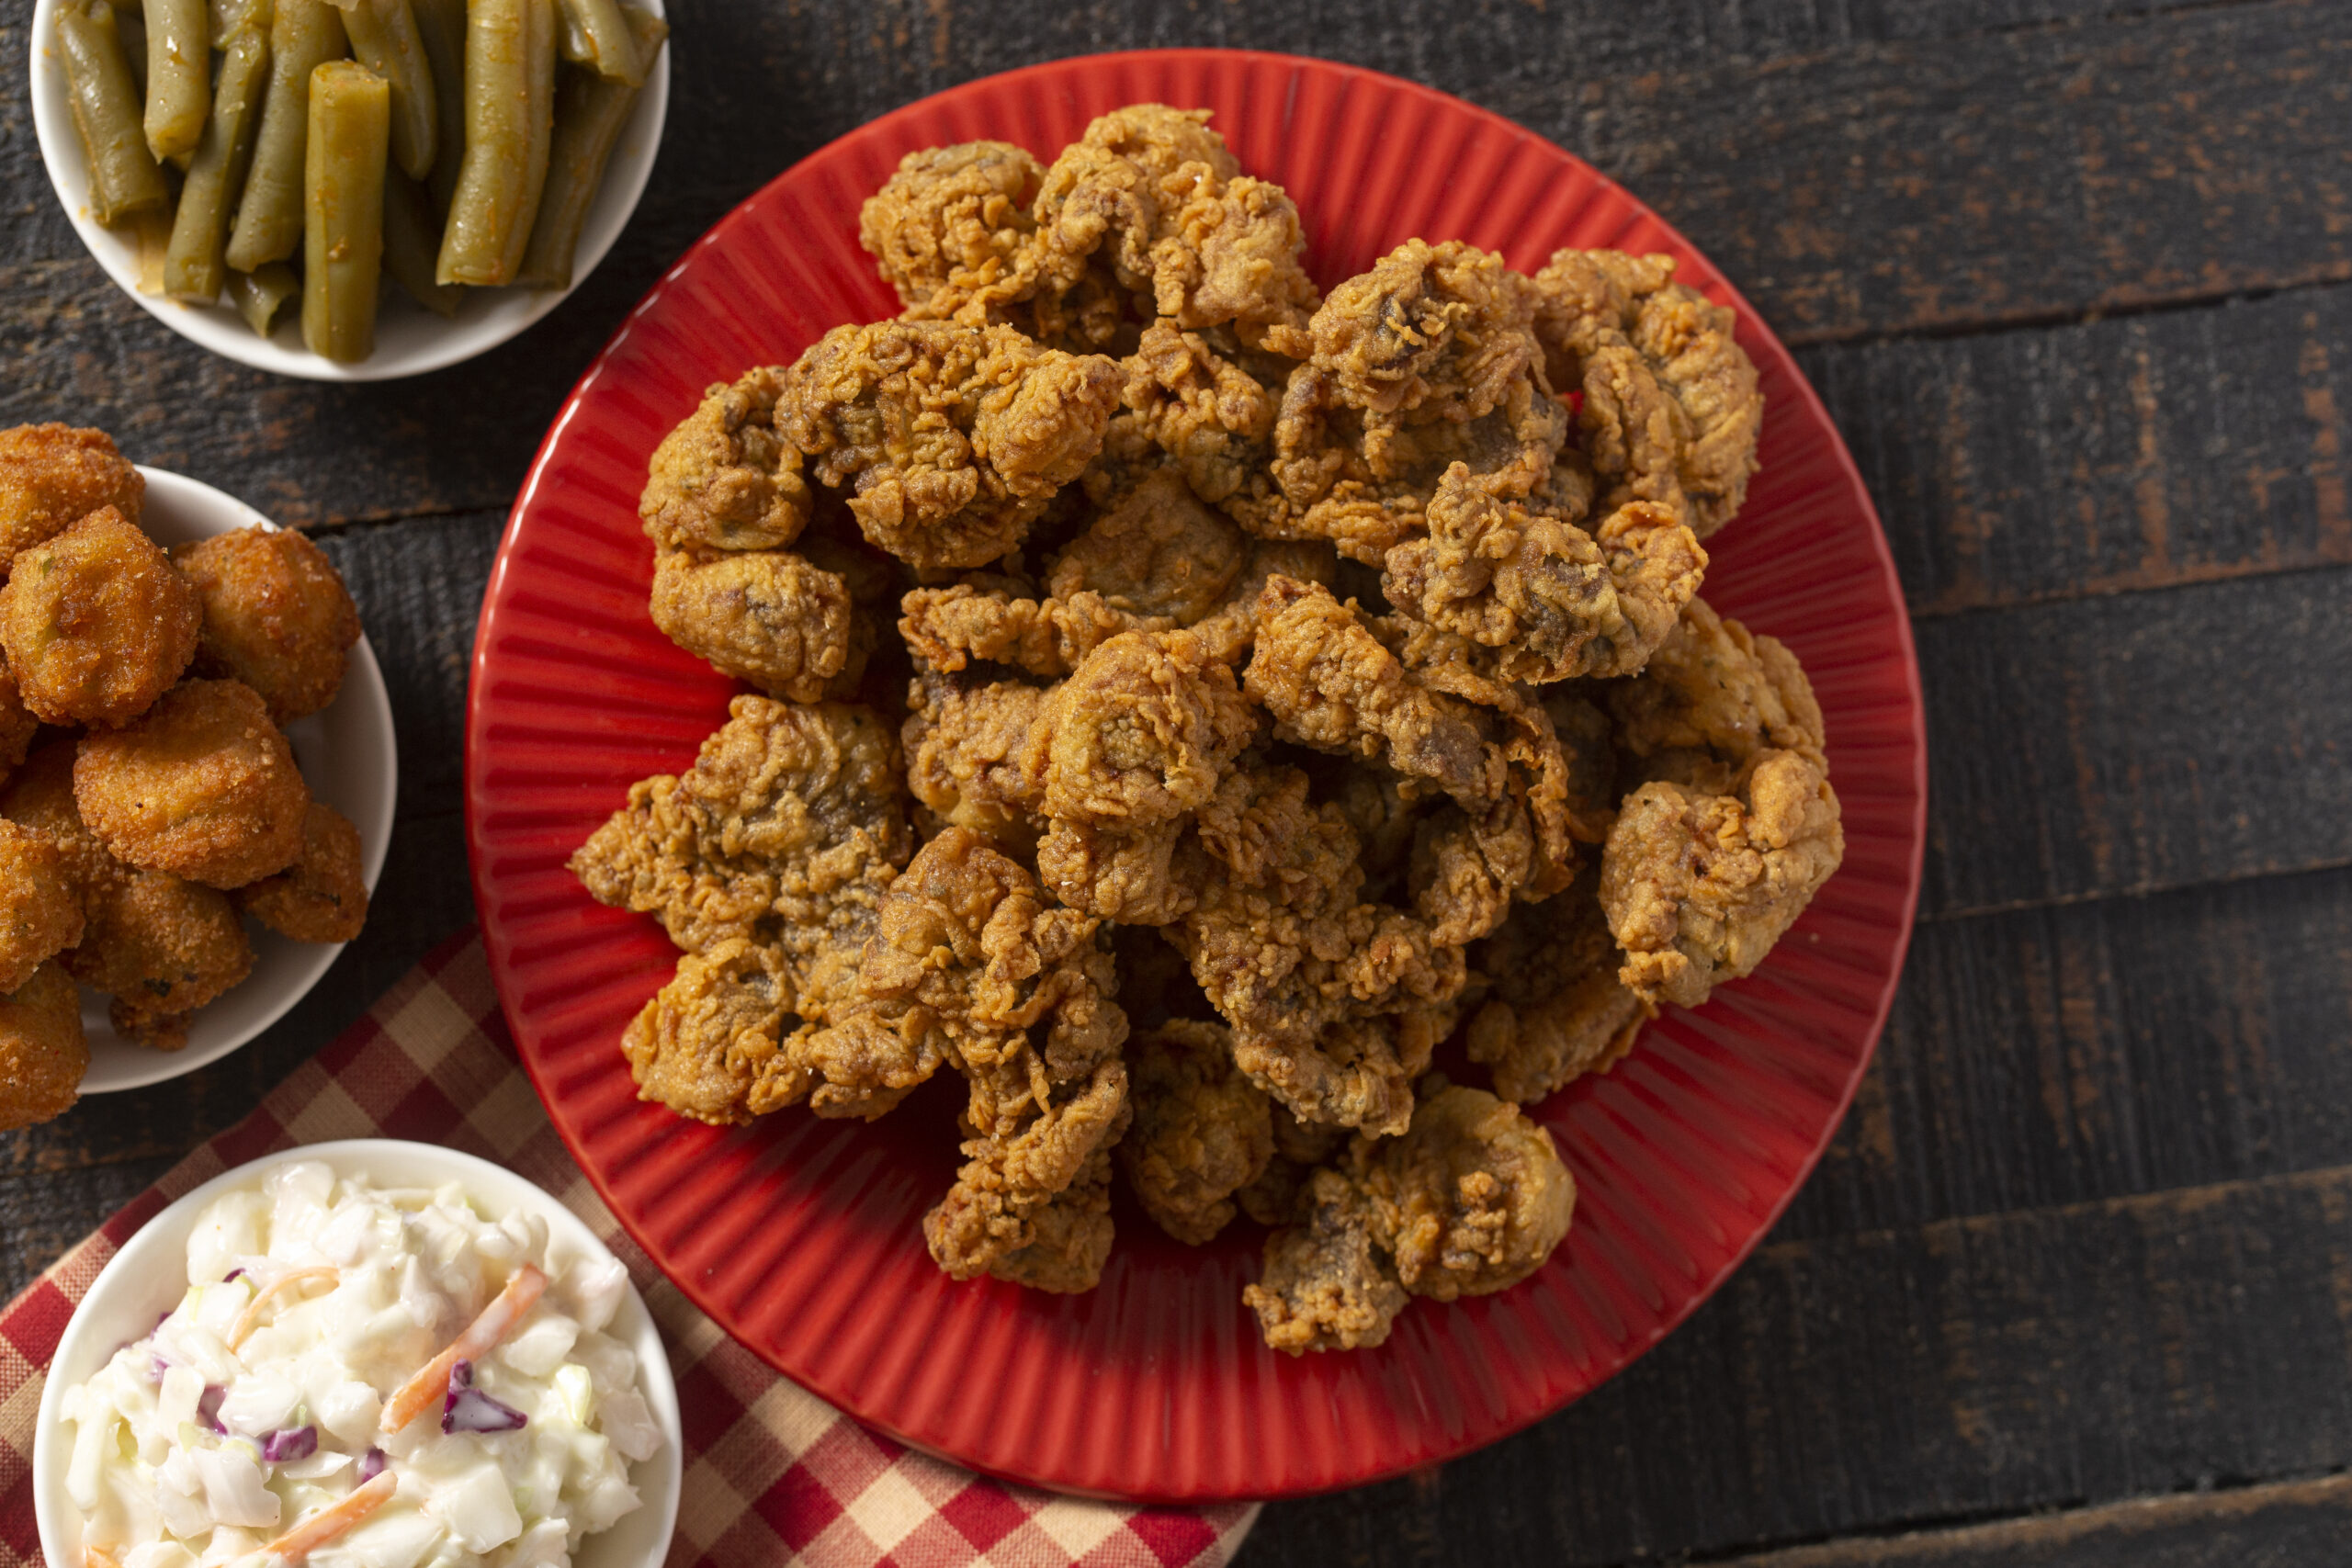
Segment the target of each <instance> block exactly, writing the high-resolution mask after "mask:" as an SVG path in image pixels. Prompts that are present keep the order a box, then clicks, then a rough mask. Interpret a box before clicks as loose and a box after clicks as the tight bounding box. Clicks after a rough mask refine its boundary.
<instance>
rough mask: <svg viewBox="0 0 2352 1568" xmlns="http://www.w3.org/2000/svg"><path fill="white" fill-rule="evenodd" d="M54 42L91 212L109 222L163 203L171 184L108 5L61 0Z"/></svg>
mask: <svg viewBox="0 0 2352 1568" xmlns="http://www.w3.org/2000/svg"><path fill="white" fill-rule="evenodd" d="M57 42H58V52H59V53H60V54H61V55H62V57H63V60H64V62H65V84H66V91H67V94H68V96H69V98H70V100H71V102H72V104H73V107H74V130H78V131H80V132H81V133H82V151H83V152H85V153H86V154H87V155H88V159H89V164H90V211H91V213H92V215H93V216H95V217H96V219H97V220H98V221H99V222H101V223H107V224H113V223H117V222H119V221H121V220H123V219H125V218H128V217H129V216H130V215H131V214H132V213H134V212H144V211H148V210H150V209H155V208H160V207H162V206H163V205H164V203H166V202H168V201H169V200H171V198H172V197H171V191H170V190H169V188H167V187H166V186H164V171H163V170H162V169H160V168H158V167H157V166H156V164H155V155H154V154H153V152H149V151H148V150H147V135H146V132H145V131H144V130H141V128H140V124H139V94H138V90H137V89H136V88H134V87H133V86H132V85H131V84H130V62H129V61H128V60H126V59H124V58H123V52H122V37H121V35H120V34H119V32H118V31H117V30H116V28H115V22H114V10H113V8H112V7H111V6H107V5H106V4H105V0H65V4H63V5H62V6H58V8H57Z"/></svg>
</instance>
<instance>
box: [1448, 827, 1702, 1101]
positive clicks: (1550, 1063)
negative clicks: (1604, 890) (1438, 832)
mask: <svg viewBox="0 0 2352 1568" xmlns="http://www.w3.org/2000/svg"><path fill="white" fill-rule="evenodd" d="M1470 964H1471V967H1472V968H1473V969H1475V970H1476V971H1477V972H1478V974H1479V975H1480V976H1482V977H1483V979H1484V980H1485V982H1486V985H1485V989H1484V992H1483V996H1484V999H1483V1000H1482V1001H1481V1002H1480V1004H1479V1007H1478V1010H1477V1011H1476V1013H1475V1014H1473V1015H1472V1016H1471V1019H1470V1059H1471V1060H1472V1061H1474V1062H1479V1063H1483V1064H1484V1065H1486V1066H1488V1067H1490V1068H1492V1069H1493V1071H1494V1076H1495V1093H1497V1094H1498V1095H1499V1096H1501V1097H1502V1098H1503V1099H1505V1100H1510V1101H1512V1102H1513V1103H1515V1104H1520V1105H1525V1104H1528V1103H1530V1102H1532V1101H1534V1100H1541V1099H1543V1098H1544V1096H1545V1095H1547V1094H1550V1093H1552V1092H1553V1091H1554V1090H1555V1089H1561V1088H1564V1087H1565V1086H1566V1085H1567V1084H1568V1083H1570V1082H1571V1081H1573V1080H1574V1079H1576V1078H1578V1077H1583V1076H1584V1075H1585V1074H1587V1073H1605V1072H1607V1071H1608V1070H1609V1069H1610V1068H1611V1067H1612V1066H1616V1064H1617V1062H1618V1060H1619V1059H1620V1058H1621V1057H1623V1055H1625V1053H1626V1052H1628V1051H1630V1050H1632V1049H1633V1047H1634V1037H1635V1036H1637V1035H1638V1034H1640V1032H1641V1030H1642V1025H1643V1024H1644V1023H1645V1022H1646V1021H1648V1020H1650V1019H1651V1018H1653V1017H1655V1016H1656V1015H1657V1009H1656V1008H1654V1007H1652V1006H1651V1005H1650V1004H1648V1003H1647V1002H1645V1001H1643V1000H1642V999H1641V998H1639V997H1636V996H1635V995H1634V993H1633V992H1631V991H1629V990H1627V989H1626V988H1625V984H1624V982H1623V981H1622V980H1620V979H1618V977H1617V964H1618V952H1617V942H1616V939H1615V938H1614V937H1612V936H1611V935H1610V934H1609V922H1608V919H1607V917H1606V916H1605V915H1603V914H1602V912H1601V908H1600V892H1599V888H1598V886H1597V884H1596V883H1595V881H1594V879H1593V878H1592V876H1591V875H1590V874H1587V875H1585V876H1583V877H1580V878H1578V879H1577V883H1576V885H1575V886H1572V887H1570V888H1569V889H1568V890H1567V891H1566V892H1565V893H1562V894H1559V895H1558V896H1556V897H1553V898H1549V899H1546V900H1545V901H1544V902H1543V903H1540V904H1526V905H1521V907H1520V908H1518V909H1517V910H1516V911H1515V912H1513V914H1512V915H1511V917H1510V919H1508V920H1505V921H1504V922H1503V925H1502V928H1501V929H1500V930H1499V931H1496V932H1495V934H1494V935H1493V936H1491V937H1489V938H1487V940H1486V941H1485V942H1481V943H1479V944H1478V945H1477V946H1476V947H1475V948H1473V949H1471V951H1470Z"/></svg>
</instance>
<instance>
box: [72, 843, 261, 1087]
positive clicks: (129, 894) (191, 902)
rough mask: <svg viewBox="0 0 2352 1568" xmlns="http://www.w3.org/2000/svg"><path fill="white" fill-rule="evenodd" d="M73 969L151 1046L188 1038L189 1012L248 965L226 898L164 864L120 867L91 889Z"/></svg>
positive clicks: (118, 1026) (247, 947)
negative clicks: (157, 867)
mask: <svg viewBox="0 0 2352 1568" xmlns="http://www.w3.org/2000/svg"><path fill="white" fill-rule="evenodd" d="M87 909H88V914H89V924H88V926H87V927H86V928H85V931H84V932H83V936H82V945H81V946H79V947H77V948H74V950H73V951H72V952H70V953H67V954H66V955H65V966H66V968H67V969H68V970H69V971H70V972H71V973H72V974H73V976H74V978H75V979H77V980H79V981H81V982H82V983H83V984H84V985H85V986H88V987H91V988H92V989H94V990H99V991H104V992H106V993H107V995H108V996H111V997H112V998H114V1003H113V1005H112V1006H111V1007H110V1008H108V1009H107V1013H108V1016H109V1017H111V1018H112V1019H113V1021H114V1027H115V1030H116V1032H118V1033H119V1034H121V1035H122V1036H123V1037H124V1038H125V1039H127V1040H133V1041H136V1042H138V1043H140V1044H141V1045H145V1046H148V1047H151V1048H152V1049H154V1050H157V1051H177V1050H179V1049H180V1048H181V1047H183V1046H185V1045H186V1044H187V1026H188V1019H189V1017H190V1015H191V1014H193V1013H194V1012H195V1011H196V1010H197V1009H198V1008H200V1007H202V1006H203V1005H204V1004H205V1003H207V1002H209V1001H211V1000H213V999H214V998H217V997H219V996H220V994H221V993H222V992H224V991H226V990H227V989H229V987H232V986H234V985H236V984H237V983H238V982H239V981H241V980H243V978H244V977H245V976H247V975H250V974H251V973H253V967H254V950H253V944H252V943H251V942H248V941H247V940H246V938H245V923H244V921H243V920H242V919H238V917H237V908H236V906H235V905H233V904H232V903H231V902H230V901H229V896H228V895H227V894H225V893H222V892H220V891H219V890H217V889H215V888H210V887H207V886H203V885H202V884H200V883H195V882H189V881H187V880H186V879H185V878H182V877H177V876H174V875H173V874H171V873H169V872H166V871H142V870H141V869H139V868H138V867H136V866H124V865H118V866H117V867H116V868H114V871H113V874H109V875H107V876H104V877H102V878H101V879H100V880H99V881H98V882H97V883H96V885H94V886H93V887H92V888H91V890H90V894H89V897H88V900H87Z"/></svg>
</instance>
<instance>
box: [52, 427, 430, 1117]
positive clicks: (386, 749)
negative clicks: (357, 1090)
mask: <svg viewBox="0 0 2352 1568" xmlns="http://www.w3.org/2000/svg"><path fill="white" fill-rule="evenodd" d="M139 471H140V472H141V473H142V474H144V475H146V476H147V500H146V504H145V508H144V518H143V521H144V525H145V527H146V530H147V534H148V536H149V537H151V538H153V540H154V541H155V542H156V543H157V544H159V545H162V546H164V547H165V548H166V549H168V548H170V547H172V546H174V545H176V544H181V543H183V542H185V541H187V540H189V539H202V538H207V537H209V536H212V535H214V534H226V533H229V532H231V531H232V530H233V529H238V528H243V527H246V526H248V525H252V524H255V523H258V524H260V525H263V526H264V527H276V526H277V525H276V524H274V523H272V522H270V520H269V519H268V518H266V517H264V516H263V515H262V514H261V513H258V512H255V511H254V509H253V508H252V507H250V506H247V505H246V504H245V503H244V502H242V501H239V500H237V499H236V498H235V497H233V496H228V495H223V494H221V493H220V491H217V490H214V489H213V488H212V487H211V486H210V485H206V484H198V483H197V481H196V480H194V479H183V478H181V477H180V476H179V475H177V474H167V473H165V472H164V471H163V470H162V469H160V468H141V469H140V470H139ZM286 739H288V741H289V742H290V743H291V744H292V745H293V748H294V760H295V761H296V762H298V763H300V765H301V769H302V777H303V778H304V779H305V780H307V781H308V782H309V784H310V786H311V794H312V795H315V796H316V797H317V798H319V799H320V800H322V801H324V802H325V803H326V804H327V805H329V806H332V807H334V808H335V809H336V810H337V811H340V812H342V813H343V814H344V815H345V817H348V818H351V821H352V824H353V826H355V827H356V828H357V829H359V847H360V852H361V867H362V869H363V870H364V871H365V872H366V873H367V876H368V892H369V893H370V894H373V893H374V892H375V891H376V879H377V876H378V875H379V874H380V873H381V872H382V871H383V869H384V852H385V851H386V850H387V849H389V848H390V845H391V841H392V806H393V801H394V797H395V796H396V795H397V794H398V791H399V781H400V754H399V750H398V749H397V747H396V746H395V744H394V742H393V739H392V704H391V699H390V697H389V696H387V695H386V694H385V692H384V677H383V673H382V671H379V670H378V669H377V668H376V654H375V650H374V649H370V648H369V647H368V638H367V637H365V636H364V635H363V636H362V637H360V639H359V645H358V646H357V647H356V648H354V649H352V650H351V663H350V667H349V669H348V670H347V671H346V672H345V675H344V678H343V689H342V690H341V691H340V692H338V693H336V694H335V699H334V702H332V703H329V704H328V705H326V706H325V707H324V708H323V709H322V710H321V711H320V712H318V713H314V714H312V715H311V716H309V717H308V718H298V719H296V720H295V721H294V722H293V723H292V724H289V725H288V726H287V727H286ZM245 931H246V934H247V935H249V936H250V937H252V939H253V944H254V972H253V973H252V974H250V975H248V976H245V978H244V979H243V981H242V982H241V983H239V984H238V985H237V986H236V987H233V988H232V989H231V990H230V991H228V992H227V993H226V994H224V995H223V996H221V997H220V998H219V999H218V1000H216V1001H213V1002H209V1003H207V1004H206V1005H205V1006H203V1007H200V1008H198V1009H197V1010H196V1016H195V1017H194V1018H192V1019H190V1020H189V1021H188V1031H187V1046H186V1047H185V1048H183V1049H181V1050H178V1051H153V1050H150V1049H148V1048H147V1047H146V1046H144V1045H137V1044H133V1043H131V1042H130V1041H128V1040H125V1039H123V1038H121V1037H120V1036H119V1035H118V1034H116V1033H115V1032H114V1025H113V1024H112V1023H110V1022H108V1021H107V998H105V997H102V996H100V995H99V994H98V993H97V992H96V991H92V990H88V989H85V990H84V991H83V993H82V1028H83V1031H84V1032H85V1033H86V1034H87V1035H88V1036H89V1040H90V1070H89V1071H88V1072H87V1073H85V1075H83V1078H82V1092H83V1093H84V1094H105V1093H107V1092H109V1091H110V1090H114V1089H139V1088H141V1087H143V1086H145V1085H147V1084H152V1083H161V1082H163V1081H164V1079H165V1078H175V1077H179V1076H180V1075H181V1074H183V1073H192V1072H194V1071H195V1070H196V1069H197V1068H198V1067H200V1066H204V1065H205V1064H206V1063H208V1062H217V1061H219V1060H220V1058H221V1057H223V1056H225V1055H228V1054H229V1053H230V1052H232V1051H233V1050H235V1049H236V1048H237V1047H238V1046H240V1045H243V1043H245V1042H246V1041H248V1040H251V1039H252V1038H253V1037H254V1035H256V1034H259V1033H260V1032H262V1031H263V1030H265V1029H267V1028H268V1027H269V1026H270V1025H271V1024H273V1023H276V1022H277V1021H278V1020H279V1019H280V1018H282V1017H284V1016H285V1013H286V1010H287V1009H288V1008H290V1007H292V1006H293V1005H294V1004H295V1003H296V1002H299V1001H300V1000H301V999H302V997H303V994H304V993H305V992H307V991H308V990H310V988H311V987H312V986H315V985H317V984H318V983H319V976H322V975H324V974H325V973H326V972H327V967H328V965H330V964H333V963H334V955H335V954H336V953H341V952H342V951H343V949H342V947H341V946H339V945H333V944H322V943H319V942H294V941H291V940H290V939H288V938H286V937H282V936H279V935H278V934H277V932H276V931H269V930H267V929H266V928H265V927H263V926H262V925H261V924H260V923H258V922H257V921H254V920H247V921H246V922H245Z"/></svg>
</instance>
